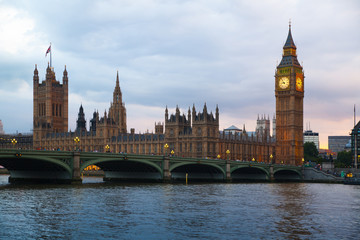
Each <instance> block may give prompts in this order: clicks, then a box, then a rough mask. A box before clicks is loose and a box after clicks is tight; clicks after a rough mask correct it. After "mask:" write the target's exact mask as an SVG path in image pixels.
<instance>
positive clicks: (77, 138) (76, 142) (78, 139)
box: [74, 137, 80, 150]
mask: <svg viewBox="0 0 360 240" xmlns="http://www.w3.org/2000/svg"><path fill="white" fill-rule="evenodd" d="M74 142H75V147H76V150H78V144H79V142H80V138H79V137H76V138H74Z"/></svg>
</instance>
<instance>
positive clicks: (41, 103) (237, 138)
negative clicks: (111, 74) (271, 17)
mask: <svg viewBox="0 0 360 240" xmlns="http://www.w3.org/2000/svg"><path fill="white" fill-rule="evenodd" d="M68 83H69V79H68V73H67V70H66V66H65V69H64V71H63V76H62V83H60V82H59V81H57V80H56V77H55V72H54V70H53V68H51V67H50V66H48V67H47V69H46V78H45V80H44V81H42V82H39V73H38V70H37V67H36V65H35V70H34V76H33V86H34V88H33V94H34V98H33V101H34V102H33V110H34V112H33V148H34V149H47V150H56V149H58V150H64V151H73V150H74V149H75V148H77V149H80V150H81V151H98V152H106V151H109V152H113V153H120V152H122V153H134V154H155V155H167V154H173V155H175V156H180V157H192V158H221V159H232V160H243V161H258V162H267V163H270V162H275V163H284V164H291V165H300V164H301V161H302V158H303V135H302V132H303V97H304V73H303V70H302V66H301V65H300V64H299V62H298V60H297V55H296V46H295V44H294V41H293V39H292V35H291V26H289V32H288V37H287V39H286V43H285V45H284V47H283V55H282V60H281V62H280V64H279V65H278V66H277V67H276V71H275V99H276V128H275V129H274V130H275V131H274V133H275V132H276V135H275V134H274V133H273V136H271V135H270V124H269V121H270V120H269V119H266V118H263V117H261V118H260V119H259V118H258V127H257V130H256V132H255V133H251V134H249V133H248V132H247V131H246V129H245V128H244V129H242V130H240V129H237V128H229V129H225V130H223V131H220V129H219V119H220V116H219V108H218V106H216V108H215V110H214V112H212V111H209V110H208V106H207V105H206V104H204V106H203V107H202V109H201V110H198V109H196V108H195V106H192V107H191V108H190V107H189V109H188V111H187V113H181V112H180V110H179V108H178V107H176V110H175V112H174V113H169V110H168V108H167V107H166V109H165V113H164V118H165V119H164V122H163V123H160V122H159V123H155V126H154V127H155V131H154V133H142V134H140V133H135V130H134V129H130V131H128V130H127V118H126V107H125V103H124V102H123V99H122V91H121V88H120V83H119V75H118V74H117V76H116V81H115V88H114V91H113V96H112V102H111V104H110V106H109V109H108V111H105V112H104V113H103V114H102V115H100V114H99V112H97V111H95V112H94V113H93V116H92V118H91V120H90V121H89V129H87V123H86V120H85V115H84V109H83V107H82V106H80V108H79V113H78V117H77V121H76V129H75V131H74V132H69V131H68ZM76 137H77V139H78V140H77V141H74V139H75V138H76ZM165 145H166V147H165Z"/></svg>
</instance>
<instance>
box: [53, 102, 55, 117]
mask: <svg viewBox="0 0 360 240" xmlns="http://www.w3.org/2000/svg"><path fill="white" fill-rule="evenodd" d="M52 115H53V116H55V104H54V103H53V104H52Z"/></svg>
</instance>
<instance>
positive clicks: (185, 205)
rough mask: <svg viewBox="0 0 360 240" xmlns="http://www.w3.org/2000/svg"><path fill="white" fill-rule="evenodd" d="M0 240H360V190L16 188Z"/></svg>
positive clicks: (9, 188)
mask: <svg viewBox="0 0 360 240" xmlns="http://www.w3.org/2000/svg"><path fill="white" fill-rule="evenodd" d="M7 178H8V176H6V175H0V239H181V240H183V239H360V186H347V185H340V184H307V183H283V184H268V183H264V184H262V183H254V184H252V183H249V184H189V185H183V184H173V185H172V184H126V183H125V184H124V183H122V184H111V183H110V184H109V183H102V179H101V178H85V179H84V183H83V184H82V185H29V184H27V185H10V184H8V183H7Z"/></svg>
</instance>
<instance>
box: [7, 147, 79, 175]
mask: <svg viewBox="0 0 360 240" xmlns="http://www.w3.org/2000/svg"><path fill="white" fill-rule="evenodd" d="M70 164H71V163H70V160H66V159H63V160H59V159H57V158H52V157H44V156H41V155H39V156H34V155H26V153H25V154H20V153H19V155H17V154H12V155H6V156H0V165H2V166H3V167H5V168H6V169H7V170H8V171H9V173H10V179H12V180H13V181H14V180H15V179H17V180H20V181H21V180H25V179H32V180H34V181H37V180H41V179H48V180H51V179H52V180H56V179H57V180H71V179H72V174H73V172H72V168H71V166H70Z"/></svg>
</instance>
